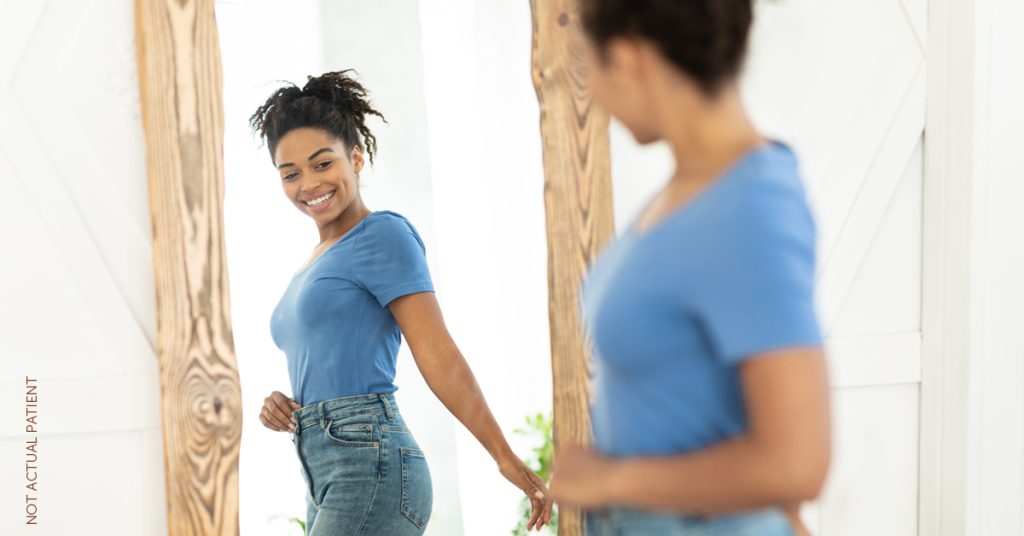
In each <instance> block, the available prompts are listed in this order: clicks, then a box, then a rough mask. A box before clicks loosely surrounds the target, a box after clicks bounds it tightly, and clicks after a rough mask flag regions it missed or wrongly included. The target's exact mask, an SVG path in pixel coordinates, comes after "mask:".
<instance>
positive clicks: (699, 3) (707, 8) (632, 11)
mask: <svg viewBox="0 0 1024 536" xmlns="http://www.w3.org/2000/svg"><path fill="white" fill-rule="evenodd" d="M752 2H753V0H582V1H581V2H580V7H581V12H580V15H581V24H582V26H583V30H584V32H585V33H586V34H587V35H588V36H589V37H590V39H591V40H592V41H593V42H594V44H595V45H596V47H597V49H598V51H599V53H600V56H601V58H602V59H606V56H605V53H606V48H605V47H606V45H607V43H608V40H609V39H611V38H613V37H634V38H635V37H640V38H645V39H647V40H649V41H650V42H652V43H653V44H654V45H656V46H657V47H658V49H659V50H660V51H661V53H662V54H664V56H665V57H666V58H668V59H669V60H670V61H671V62H672V63H673V64H674V65H675V66H676V67H678V68H679V69H680V70H682V71H683V72H684V73H686V75H688V76H689V77H690V78H692V79H693V80H694V81H695V82H696V83H697V85H698V87H699V88H700V89H701V90H702V91H703V92H704V93H705V94H707V95H714V94H716V93H717V92H718V90H719V89H720V88H721V86H722V84H723V83H724V82H727V81H729V80H731V79H733V78H734V77H735V76H737V75H738V74H739V72H740V69H741V67H742V64H743V58H744V55H745V53H746V47H747V37H748V35H749V33H750V25H751V23H752V21H753V6H752V5H751V4H752Z"/></svg>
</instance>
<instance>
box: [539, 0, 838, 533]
mask: <svg viewBox="0 0 1024 536" xmlns="http://www.w3.org/2000/svg"><path fill="white" fill-rule="evenodd" d="M751 1H752V0H691V1H687V2H668V1H653V0H646V1H634V0H629V1H626V0H582V2H581V17H582V25H583V29H584V33H585V35H586V39H584V41H585V43H584V48H585V57H586V60H585V61H586V62H587V63H588V65H587V71H588V73H589V74H590V76H591V80H590V84H591V86H590V87H591V90H592V92H593V93H592V95H593V99H594V101H595V102H596V103H597V104H599V105H600V106H602V107H603V108H604V109H605V110H607V111H608V112H609V113H611V115H613V116H614V117H615V118H617V119H618V120H619V121H621V122H622V124H623V125H625V126H626V127H627V128H628V129H629V130H630V131H631V133H632V134H633V136H634V137H635V139H636V140H637V141H638V142H639V143H641V144H647V143H651V142H654V141H657V140H666V142H667V143H668V145H669V146H670V148H671V150H672V153H673V156H674V160H675V170H674V174H673V175H672V177H671V178H670V179H669V180H668V181H667V182H666V184H665V185H664V187H663V188H662V189H661V190H660V191H659V192H658V193H657V194H656V195H654V196H653V197H652V199H651V200H650V202H649V204H648V205H647V206H646V208H645V209H644V210H643V211H642V212H641V213H640V214H639V216H638V217H637V218H636V219H635V220H634V221H633V222H632V223H631V225H629V227H628V228H626V229H625V230H624V231H623V232H622V234H621V235H620V236H618V237H617V238H616V239H615V240H614V241H613V242H612V243H611V244H610V245H609V246H608V247H607V248H606V249H605V250H604V251H602V252H601V254H600V256H599V257H598V258H597V259H596V261H595V262H594V264H593V265H592V266H591V267H590V272H589V274H588V276H587V278H586V280H585V281H584V284H583V289H582V294H581V295H582V302H583V309H582V310H583V313H584V318H585V325H586V328H587V330H588V332H589V335H590V336H591V338H592V340H593V348H594V361H595V362H594V366H595V372H594V383H593V385H594V389H595V391H594V395H593V402H592V407H591V416H592V421H593V427H594V442H595V445H594V449H592V450H591V449H584V448H580V447H570V448H566V449H560V451H559V452H558V453H557V456H556V459H555V466H554V476H553V479H552V484H551V485H552V488H551V493H552V495H554V496H555V500H556V501H557V502H559V503H560V504H566V505H573V506H577V507H581V508H583V509H584V510H585V511H586V512H587V514H586V524H587V527H588V534H589V535H591V536H602V535H610V534H616V535H620V534H622V535H625V534H638V535H639V534H664V535H679V536H683V535H697V534H700V535H702V536H712V535H723V536H724V535H754V534H756V535H759V536H790V535H793V534H803V533H805V528H804V527H803V526H802V524H801V523H800V520H799V517H798V515H797V507H798V505H799V503H800V502H802V501H807V500H812V499H814V498H816V497H817V496H818V495H819V493H820V492H821V489H822V487H823V485H824V481H825V477H826V474H827V470H828V466H829V464H830V450H831V447H830V443H831V439H830V426H831V425H830V409H829V391H828V381H827V374H826V363H825V356H824V354H823V350H822V335H821V333H820V327H819V323H818V320H817V317H816V314H815V307H814V297H813V287H814V271H815V222H814V220H813V219H812V215H811V210H810V207H809V206H808V204H807V200H806V198H805V193H804V189H803V183H802V180H801V178H800V175H799V172H798V166H797V161H796V158H795V156H794V154H793V152H792V151H791V149H790V148H789V147H788V146H787V145H786V144H784V143H782V142H780V141H776V140H768V139H765V138H764V137H763V136H762V135H761V134H760V133H758V131H757V130H756V129H755V127H754V126H753V125H752V124H751V121H750V119H749V118H748V116H747V114H746V112H745V110H744V106H743V104H742V102H741V98H740V91H739V88H738V82H737V76H738V73H739V72H740V69H741V65H742V60H743V56H744V51H745V48H746V42H747V35H748V32H749V29H750V25H751V22H752V6H751Z"/></svg>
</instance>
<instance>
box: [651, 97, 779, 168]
mask: <svg viewBox="0 0 1024 536" xmlns="http://www.w3.org/2000/svg"><path fill="white" fill-rule="evenodd" d="M663 102H664V103H665V106H663V107H662V108H663V110H664V112H663V113H661V114H660V116H661V117H664V118H665V119H664V120H663V125H662V132H663V138H664V139H665V140H666V141H667V142H668V144H669V146H670V147H671V148H672V154H673V156H674V157H675V162H676V170H675V174H674V175H673V177H672V180H673V181H683V182H702V181H704V180H710V179H712V178H714V177H715V176H717V175H718V174H719V173H720V172H721V171H722V170H724V169H725V168H727V167H728V166H729V165H731V164H732V163H733V162H735V161H736V159H737V158H739V157H740V156H742V155H743V154H745V153H746V152H747V151H749V150H751V149H752V148H754V147H757V146H758V145H760V144H762V143H764V141H765V140H764V138H763V137H762V136H761V135H760V133H758V132H757V129H756V128H754V125H753V124H752V123H751V121H750V118H749V117H748V116H747V113H746V110H745V109H744V108H743V103H742V101H741V99H740V95H739V89H738V88H736V86H734V85H733V86H729V87H727V88H726V89H724V90H723V93H722V94H720V95H719V96H718V98H717V99H715V100H714V101H705V100H694V98H693V97H692V96H690V95H685V94H681V95H677V96H675V97H674V98H672V97H670V98H667V99H664V100H663Z"/></svg>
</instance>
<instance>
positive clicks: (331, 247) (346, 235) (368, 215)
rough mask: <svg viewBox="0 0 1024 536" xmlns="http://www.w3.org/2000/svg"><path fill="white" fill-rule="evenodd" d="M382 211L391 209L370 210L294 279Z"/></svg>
mask: <svg viewBox="0 0 1024 536" xmlns="http://www.w3.org/2000/svg"><path fill="white" fill-rule="evenodd" d="M382 212H390V211H388V210H375V211H373V212H370V213H369V214H367V215H366V216H363V219H361V220H359V221H358V222H356V224H355V225H353V226H352V228H351V229H349V230H348V231H345V234H343V235H341V238H339V239H337V240H336V241H335V242H334V243H333V244H331V245H330V246H328V247H327V249H325V250H323V251H321V252H320V254H319V255H317V256H316V258H315V259H313V260H312V261H309V263H308V264H306V266H304V267H303V268H302V269H301V270H299V271H298V272H295V275H293V276H292V280H295V279H297V278H298V277H299V276H300V275H302V274H304V273H305V272H307V271H308V270H309V269H310V268H312V267H313V266H314V265H315V264H316V263H317V262H319V261H320V259H322V258H323V256H324V255H326V254H327V252H329V251H331V250H332V249H334V247H335V246H337V245H338V244H340V243H342V242H344V241H345V240H347V239H348V238H349V237H351V236H355V235H354V233H353V232H354V231H355V230H356V229H358V228H359V227H360V226H362V225H363V223H364V222H365V221H366V220H368V219H369V218H370V217H371V216H373V215H375V214H380V213H382Z"/></svg>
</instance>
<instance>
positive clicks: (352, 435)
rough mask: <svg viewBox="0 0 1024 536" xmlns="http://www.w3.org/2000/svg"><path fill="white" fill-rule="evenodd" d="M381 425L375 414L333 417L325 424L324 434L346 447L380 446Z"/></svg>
mask: <svg viewBox="0 0 1024 536" xmlns="http://www.w3.org/2000/svg"><path fill="white" fill-rule="evenodd" d="M380 433H381V432H380V427H379V426H378V425H377V419H376V418H375V417H374V416H373V415H355V416H349V417H342V418H340V419H331V420H328V421H327V422H326V424H325V425H324V436H326V437H327V439H329V440H331V441H332V442H333V443H336V444H339V445H344V446H346V447H357V448H380Z"/></svg>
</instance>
